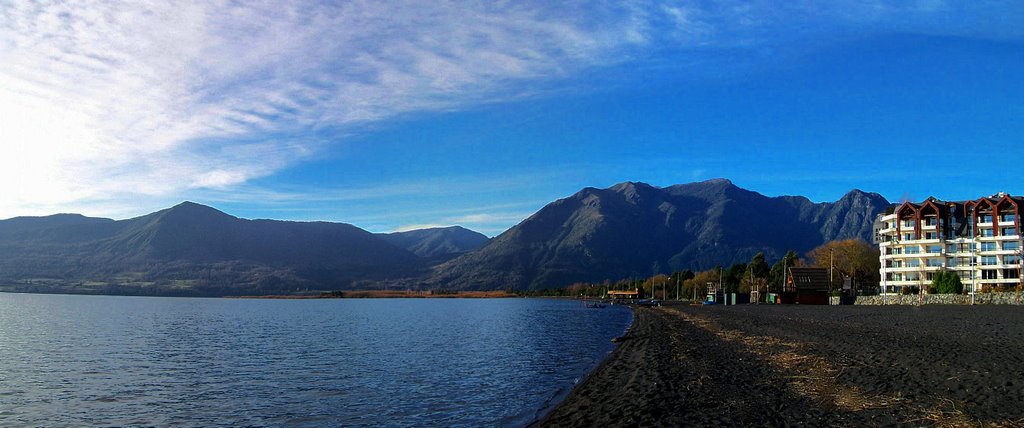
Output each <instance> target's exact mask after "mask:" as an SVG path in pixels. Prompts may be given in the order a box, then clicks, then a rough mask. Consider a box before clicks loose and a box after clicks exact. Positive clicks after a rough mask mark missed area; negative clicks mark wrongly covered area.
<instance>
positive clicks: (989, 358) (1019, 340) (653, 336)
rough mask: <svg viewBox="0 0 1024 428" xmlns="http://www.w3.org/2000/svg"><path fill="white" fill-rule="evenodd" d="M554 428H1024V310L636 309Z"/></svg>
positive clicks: (557, 413)
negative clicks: (624, 331) (619, 338)
mask: <svg viewBox="0 0 1024 428" xmlns="http://www.w3.org/2000/svg"><path fill="white" fill-rule="evenodd" d="M541 424H542V425H544V426H563V425H565V426H601V425H611V426H622V425H632V426H635V425H642V426H682V425H720V426H735V425H747V426H749V425H755V426H785V425H810V426H824V425H828V426H836V425H838V426H889V425H906V426H930V425H938V426H978V425H982V426H993V425H994V426H1024V307H1017V306H926V307H924V308H917V307H907V306H766V305H760V306H753V305H747V306H730V307H723V306H711V307H706V306H705V307H701V306H682V305H680V306H672V307H662V308H636V309H635V319H634V324H633V327H632V329H631V330H630V332H629V334H628V340H626V341H625V342H623V343H622V344H621V345H620V346H619V347H618V348H617V349H616V350H615V351H614V352H613V353H612V355H611V356H610V357H609V359H608V360H607V361H606V362H605V363H604V364H602V366H601V367H599V368H598V369H597V370H596V371H595V372H594V373H593V374H592V375H591V376H590V377H589V378H587V380H586V381H584V382H583V383H581V384H580V385H578V386H577V387H576V389H574V390H573V392H572V393H571V394H570V396H569V397H568V398H567V399H566V400H565V401H564V402H563V403H561V404H560V405H559V406H558V407H557V408H556V409H555V410H554V411H553V412H552V413H551V414H549V415H548V416H547V418H546V419H545V420H544V421H542V422H541Z"/></svg>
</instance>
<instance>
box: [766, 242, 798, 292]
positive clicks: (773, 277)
mask: <svg viewBox="0 0 1024 428" xmlns="http://www.w3.org/2000/svg"><path fill="white" fill-rule="evenodd" d="M799 264H800V259H799V258H798V257H797V256H796V252H795V251H793V250H790V251H789V252H787V253H786V255H785V256H782V260H779V262H778V263H775V264H774V265H772V269H771V270H770V271H768V285H769V286H770V287H771V290H772V291H773V292H778V291H782V278H783V276H784V275H785V270H784V268H783V266H785V267H787V268H791V267H793V266H799Z"/></svg>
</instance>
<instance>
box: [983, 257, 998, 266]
mask: <svg viewBox="0 0 1024 428" xmlns="http://www.w3.org/2000/svg"><path fill="white" fill-rule="evenodd" d="M997 264H999V262H998V261H997V260H996V256H981V265H982V266H995V265H997Z"/></svg>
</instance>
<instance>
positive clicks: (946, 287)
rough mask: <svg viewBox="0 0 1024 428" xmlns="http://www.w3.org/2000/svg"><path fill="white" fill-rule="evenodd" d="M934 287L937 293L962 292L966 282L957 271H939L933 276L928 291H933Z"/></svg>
mask: <svg viewBox="0 0 1024 428" xmlns="http://www.w3.org/2000/svg"><path fill="white" fill-rule="evenodd" d="M933 289H934V292H935V293H939V294H960V293H962V292H963V291H964V284H963V282H961V281H960V275H957V274H956V272H949V271H938V272H935V277H934V278H932V286H931V288H929V290H928V292H929V293H931V292H933V291H932V290H933Z"/></svg>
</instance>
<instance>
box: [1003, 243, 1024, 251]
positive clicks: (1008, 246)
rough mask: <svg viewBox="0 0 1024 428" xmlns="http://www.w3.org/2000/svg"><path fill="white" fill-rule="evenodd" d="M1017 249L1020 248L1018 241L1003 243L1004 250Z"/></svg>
mask: <svg viewBox="0 0 1024 428" xmlns="http://www.w3.org/2000/svg"><path fill="white" fill-rule="evenodd" d="M1018 248H1020V241H1004V242H1003V249H1004V250H1016V249H1018Z"/></svg>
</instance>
